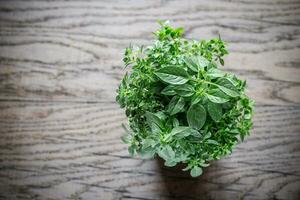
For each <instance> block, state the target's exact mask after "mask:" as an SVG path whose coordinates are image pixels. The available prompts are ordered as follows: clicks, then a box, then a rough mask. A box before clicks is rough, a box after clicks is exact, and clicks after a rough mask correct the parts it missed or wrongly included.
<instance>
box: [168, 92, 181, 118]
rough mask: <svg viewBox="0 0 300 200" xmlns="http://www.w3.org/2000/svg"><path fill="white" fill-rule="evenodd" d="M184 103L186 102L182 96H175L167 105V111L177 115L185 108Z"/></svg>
mask: <svg viewBox="0 0 300 200" xmlns="http://www.w3.org/2000/svg"><path fill="white" fill-rule="evenodd" d="M184 104H185V102H184V99H183V98H182V97H177V96H174V97H173V98H172V99H171V101H170V103H169V105H168V107H167V111H168V112H169V113H170V115H175V114H177V113H179V112H180V111H181V110H182V109H183V107H184Z"/></svg>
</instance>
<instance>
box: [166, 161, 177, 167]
mask: <svg viewBox="0 0 300 200" xmlns="http://www.w3.org/2000/svg"><path fill="white" fill-rule="evenodd" d="M176 164H177V162H176V161H174V160H168V161H166V162H165V166H167V167H174V166H175V165H176Z"/></svg>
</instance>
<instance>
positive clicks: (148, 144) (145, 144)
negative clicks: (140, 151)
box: [143, 138, 157, 148]
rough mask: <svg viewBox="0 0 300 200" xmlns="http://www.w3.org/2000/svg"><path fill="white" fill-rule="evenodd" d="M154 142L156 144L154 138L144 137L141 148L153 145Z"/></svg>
mask: <svg viewBox="0 0 300 200" xmlns="http://www.w3.org/2000/svg"><path fill="white" fill-rule="evenodd" d="M156 144H157V142H156V141H155V140H153V139H150V138H146V139H145V140H144V141H143V148H148V147H154V146H155V145H156Z"/></svg>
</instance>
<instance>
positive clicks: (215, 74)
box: [206, 68, 225, 79]
mask: <svg viewBox="0 0 300 200" xmlns="http://www.w3.org/2000/svg"><path fill="white" fill-rule="evenodd" d="M206 75H207V76H208V77H210V78H211V79H213V78H220V77H224V75H225V73H224V72H223V71H221V70H219V69H216V68H210V69H209V70H208V71H207V73H206Z"/></svg>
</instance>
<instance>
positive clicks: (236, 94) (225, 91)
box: [218, 85, 239, 97]
mask: <svg viewBox="0 0 300 200" xmlns="http://www.w3.org/2000/svg"><path fill="white" fill-rule="evenodd" d="M218 88H220V90H222V91H223V92H224V93H225V94H227V95H228V96H231V97H238V96H239V93H237V92H236V91H234V90H231V89H229V88H226V87H224V86H221V85H218Z"/></svg>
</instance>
